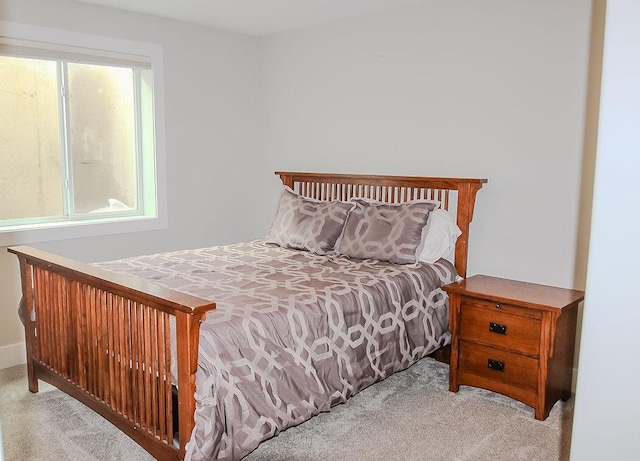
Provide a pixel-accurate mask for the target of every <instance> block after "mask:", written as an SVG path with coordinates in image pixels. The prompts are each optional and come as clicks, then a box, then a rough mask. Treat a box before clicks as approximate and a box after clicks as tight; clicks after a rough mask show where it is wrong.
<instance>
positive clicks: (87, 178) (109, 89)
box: [68, 63, 138, 214]
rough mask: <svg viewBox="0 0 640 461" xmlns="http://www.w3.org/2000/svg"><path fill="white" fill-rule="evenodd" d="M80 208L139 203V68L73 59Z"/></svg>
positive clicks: (72, 123)
mask: <svg viewBox="0 0 640 461" xmlns="http://www.w3.org/2000/svg"><path fill="white" fill-rule="evenodd" d="M68 76H69V88H68V92H69V117H68V119H69V146H70V157H71V161H72V165H73V167H72V175H73V176H72V177H73V191H74V195H73V197H74V211H75V213H76V214H81V213H88V212H93V213H95V212H102V211H124V210H128V209H133V210H135V209H137V208H138V200H137V195H138V186H137V168H136V165H137V151H138V149H137V147H136V123H135V122H136V118H135V114H136V106H135V94H134V71H133V69H128V68H121V67H109V66H97V65H88V64H74V63H69V64H68Z"/></svg>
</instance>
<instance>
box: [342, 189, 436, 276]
mask: <svg viewBox="0 0 640 461" xmlns="http://www.w3.org/2000/svg"><path fill="white" fill-rule="evenodd" d="M354 203H355V204H356V206H355V208H354V209H353V210H351V212H350V213H349V217H348V218H347V223H346V225H345V228H344V232H343V234H342V238H341V240H340V244H339V248H338V249H337V251H338V253H339V254H342V255H345V256H350V257H352V258H360V259H378V260H380V261H389V262H391V263H395V264H412V263H415V262H416V251H417V249H418V246H419V245H420V242H421V240H422V230H423V229H424V227H425V225H426V224H427V220H428V219H429V213H430V212H431V211H433V210H434V209H436V208H437V206H438V205H437V204H436V203H433V202H428V201H414V202H406V203H400V204H389V203H385V204H382V203H373V202H371V201H366V200H360V199H356V200H354Z"/></svg>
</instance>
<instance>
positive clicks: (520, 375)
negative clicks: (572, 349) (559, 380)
mask: <svg viewBox="0 0 640 461" xmlns="http://www.w3.org/2000/svg"><path fill="white" fill-rule="evenodd" d="M458 370H459V371H462V372H466V373H471V374H473V375H476V376H480V377H482V378H486V379H489V380H492V381H496V382H500V383H504V384H508V385H511V386H514V387H518V388H520V389H529V390H533V391H535V390H536V389H537V387H538V360H536V359H533V358H531V357H526V356H524V355H519V354H513V353H511V352H506V351H503V350H500V349H494V348H492V347H486V346H481V345H479V344H473V343H468V342H466V341H460V357H459V362H458Z"/></svg>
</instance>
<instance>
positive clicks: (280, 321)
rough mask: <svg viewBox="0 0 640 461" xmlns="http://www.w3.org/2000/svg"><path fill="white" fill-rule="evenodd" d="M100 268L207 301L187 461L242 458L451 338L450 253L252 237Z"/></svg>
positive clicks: (402, 367) (451, 273)
mask: <svg viewBox="0 0 640 461" xmlns="http://www.w3.org/2000/svg"><path fill="white" fill-rule="evenodd" d="M99 266H101V267H103V268H105V269H108V270H111V271H116V272H120V273H128V274H131V275H135V276H136V277H142V278H145V279H148V280H151V281H154V282H156V283H157V284H159V285H162V286H165V287H168V288H173V289H175V290H178V291H182V292H185V293H189V294H192V295H195V296H199V297H202V298H205V299H209V300H212V301H215V302H216V303H217V309H216V310H215V311H212V312H210V313H208V315H207V319H206V321H205V322H204V323H203V324H202V326H201V330H200V350H199V358H198V360H199V362H198V363H199V369H198V373H197V378H196V414H195V421H196V426H195V429H194V432H193V434H192V436H191V441H190V443H189V446H188V451H187V458H186V459H188V460H210V459H240V458H242V457H243V456H245V455H246V454H247V453H249V452H251V451H252V450H253V449H255V448H256V447H257V446H258V444H259V443H260V442H261V441H263V440H265V439H267V438H269V437H272V436H274V435H276V434H278V433H279V432H280V431H281V430H284V429H286V428H287V427H290V426H294V425H297V424H299V423H301V422H303V421H306V420H308V419H309V418H311V417H312V416H314V415H316V414H318V413H320V412H323V411H327V410H329V409H330V408H331V407H332V406H333V405H336V404H338V403H341V402H345V401H346V400H347V399H348V398H349V397H350V396H352V395H354V394H355V393H357V392H358V391H360V390H362V389H363V388H365V387H366V386H368V385H370V384H371V383H373V382H375V381H379V380H381V379H384V378H385V377H387V376H389V375H390V374H392V373H393V372H395V371H398V370H402V369H405V368H407V367H408V366H410V365H411V364H413V363H414V362H416V361H417V360H418V359H420V358H422V357H424V356H425V355H427V354H429V353H431V352H432V351H433V350H435V349H437V348H438V347H440V346H442V345H444V344H447V343H448V342H449V339H450V338H449V333H448V331H447V325H448V301H447V297H446V294H445V293H444V292H443V291H442V290H441V289H440V287H441V286H442V285H444V284H446V283H449V282H452V281H453V280H454V278H455V276H456V274H455V269H454V267H453V265H452V264H451V263H449V262H448V261H445V260H441V261H439V262H437V263H436V264H433V265H427V264H424V265H423V264H419V265H409V266H407V265H404V266H401V265H393V264H389V263H384V262H378V261H373V260H350V259H346V258H344V257H337V256H317V255H314V254H312V253H308V252H304V251H298V250H289V249H284V248H280V247H276V246H272V245H268V244H266V243H264V242H263V241H261V240H256V241H253V242H248V243H240V244H235V245H228V246H219V247H211V248H203V249H198V250H188V251H178V252H170V253H163V254H156V255H151V256H141V257H136V258H130V259H126V260H121V261H112V262H108V263H101V264H99Z"/></svg>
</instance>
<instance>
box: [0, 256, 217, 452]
mask: <svg viewBox="0 0 640 461" xmlns="http://www.w3.org/2000/svg"><path fill="white" fill-rule="evenodd" d="M9 251H10V252H12V253H15V254H16V255H17V256H18V258H19V260H20V267H21V271H22V280H23V297H24V299H25V300H26V303H27V304H26V306H27V315H26V317H27V318H26V324H25V329H26V331H27V334H26V336H27V350H28V352H29V354H28V357H27V360H28V372H29V383H30V384H29V388H30V390H32V391H33V392H37V380H38V379H43V380H46V381H48V382H50V383H52V384H54V385H55V386H57V387H58V388H60V389H61V390H63V391H65V392H67V393H69V394H71V395H72V396H73V397H75V398H77V399H78V400H80V401H81V402H83V403H85V404H86V405H88V406H89V407H91V408H92V409H93V410H95V411H96V412H98V413H100V414H101V415H103V416H104V417H106V418H107V419H108V420H109V421H111V422H112V423H113V424H115V425H116V426H118V428H120V429H121V430H122V431H123V432H125V433H126V434H127V435H129V436H130V437H131V438H133V439H134V440H135V441H136V442H138V443H139V444H140V445H142V446H143V448H145V449H146V450H147V451H149V453H151V454H152V455H153V456H154V457H156V458H157V459H161V460H165V459H166V460H178V459H181V458H182V457H183V456H184V452H185V448H186V443H187V441H188V440H189V436H190V434H191V430H192V429H193V425H194V422H193V407H194V402H193V393H194V391H195V366H194V363H195V362H194V360H193V357H197V348H198V334H197V330H198V326H199V323H200V321H202V319H203V318H204V315H205V313H206V311H207V310H210V309H213V308H215V304H213V303H210V302H208V301H205V300H202V299H199V298H195V297H192V296H188V295H184V294H182V293H178V292H174V291H172V290H166V289H161V288H159V287H155V286H151V285H149V284H146V283H142V282H140V281H138V280H135V279H133V278H128V277H124V276H122V275H117V274H111V273H109V272H107V271H104V270H101V269H98V268H95V267H93V266H86V265H79V263H76V262H75V261H69V260H65V259H64V258H60V257H57V256H54V255H49V254H47V253H44V252H41V251H39V250H35V249H32V248H26V247H16V248H10V249H9ZM78 266H82V267H78ZM176 316H177V317H179V318H183V316H186V317H189V318H191V320H190V321H189V322H188V325H189V326H190V327H189V328H190V329H189V334H188V335H186V337H183V338H180V340H179V341H178V343H179V344H180V347H182V348H186V349H189V352H188V353H186V354H183V353H181V352H180V351H176V357H177V369H178V380H179V381H180V382H182V383H183V385H182V386H180V389H179V392H178V402H179V403H178V406H179V407H180V406H184V408H185V409H186V410H187V411H180V412H178V409H177V408H174V405H173V402H172V381H173V379H172V377H171V372H170V370H171V357H172V354H171V333H170V330H171V329H170V324H171V322H172V320H171V319H172V317H173V318H175V317H176ZM177 323H179V324H180V325H183V324H184V321H183V320H181V321H180V322H177ZM178 329H179V328H178ZM194 333H195V334H194ZM178 334H180V332H179V331H178ZM183 336H185V335H183ZM181 356H186V357H188V360H183V362H186V363H180V357H181ZM178 413H180V419H179V428H180V446H179V447H178V448H176V447H174V438H175V437H174V433H173V421H174V417H175V416H177V415H178Z"/></svg>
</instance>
